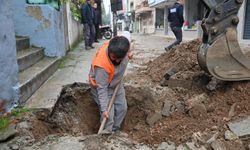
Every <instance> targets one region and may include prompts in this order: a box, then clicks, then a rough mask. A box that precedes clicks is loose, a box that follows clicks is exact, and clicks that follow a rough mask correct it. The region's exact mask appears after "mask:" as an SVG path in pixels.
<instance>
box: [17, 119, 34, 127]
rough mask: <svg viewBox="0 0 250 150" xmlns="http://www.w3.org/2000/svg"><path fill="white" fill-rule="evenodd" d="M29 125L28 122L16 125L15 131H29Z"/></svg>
mask: <svg viewBox="0 0 250 150" xmlns="http://www.w3.org/2000/svg"><path fill="white" fill-rule="evenodd" d="M30 128H31V125H29V124H28V122H26V121H25V122H21V123H18V124H17V129H30Z"/></svg>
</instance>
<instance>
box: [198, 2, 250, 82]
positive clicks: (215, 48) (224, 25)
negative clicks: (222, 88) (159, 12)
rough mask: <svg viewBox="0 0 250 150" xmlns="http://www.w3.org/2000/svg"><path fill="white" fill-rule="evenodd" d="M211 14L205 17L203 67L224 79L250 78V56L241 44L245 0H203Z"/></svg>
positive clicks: (200, 49) (203, 27) (202, 52)
mask: <svg viewBox="0 0 250 150" xmlns="http://www.w3.org/2000/svg"><path fill="white" fill-rule="evenodd" d="M203 2H204V5H205V8H206V10H207V13H206V14H205V18H204V19H203V20H202V25H201V26H202V29H203V39H202V41H203V44H202V45H201V46H200V48H199V52H198V62H199V65H200V66H201V68H202V69H203V70H205V71H207V72H209V73H210V74H211V75H213V76H214V77H216V78H218V79H220V80H224V81H240V80H250V58H248V57H247V56H246V55H244V54H243V52H242V51H241V48H240V46H239V43H238V40H237V38H238V36H237V31H236V30H237V25H238V23H239V18H238V16H237V14H238V11H239V8H240V7H241V5H242V3H243V0H203Z"/></svg>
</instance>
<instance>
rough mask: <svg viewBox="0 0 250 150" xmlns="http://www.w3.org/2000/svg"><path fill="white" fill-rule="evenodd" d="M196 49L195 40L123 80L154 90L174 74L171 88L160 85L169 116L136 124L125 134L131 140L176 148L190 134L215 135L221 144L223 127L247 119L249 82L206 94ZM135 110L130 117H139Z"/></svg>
mask: <svg viewBox="0 0 250 150" xmlns="http://www.w3.org/2000/svg"><path fill="white" fill-rule="evenodd" d="M199 45H200V42H199V41H198V40H193V41H191V42H187V43H183V44H181V45H179V46H177V47H176V48H175V49H174V50H172V51H171V52H169V53H165V54H162V55H161V56H159V57H158V58H156V59H154V60H153V61H150V62H148V63H146V64H145V65H146V66H147V68H146V69H144V68H143V69H140V70H139V71H138V72H135V73H134V74H131V75H128V76H127V80H126V81H127V82H129V83H136V84H137V86H138V85H142V86H144V85H145V84H147V85H148V86H150V87H155V86H159V85H160V84H161V81H162V80H163V78H164V75H165V73H166V72H167V71H169V70H170V71H172V70H174V71H173V72H174V73H173V74H172V75H171V76H169V80H168V82H169V81H171V82H170V83H171V84H163V85H165V86H167V88H169V90H168V91H167V95H168V97H167V98H166V101H167V102H168V103H170V106H169V108H170V110H169V111H171V115H170V116H169V117H163V118H162V119H160V121H158V122H157V123H156V124H155V125H154V126H151V127H150V126H149V125H147V124H146V125H145V124H140V125H138V127H136V129H133V130H128V131H127V132H129V133H130V136H131V137H132V138H133V139H135V140H138V141H139V142H144V143H149V144H156V143H161V142H163V141H172V142H175V143H178V144H180V143H185V142H187V141H190V140H192V139H193V134H194V133H197V132H201V133H204V134H208V135H209V136H210V138H211V137H212V135H215V134H217V133H218V139H221V140H223V141H224V133H225V131H226V130H228V128H227V123H228V122H230V121H232V120H236V119H238V118H242V117H245V116H249V115H250V110H249V105H250V101H249V99H250V92H249V89H250V82H247V81H246V82H222V83H221V84H220V87H219V88H217V89H216V90H215V91H209V90H207V88H206V86H207V84H208V83H209V81H211V77H210V76H208V75H207V74H206V73H205V72H204V71H202V70H201V69H200V67H199V65H198V62H197V58H196V57H197V51H198V47H199ZM131 80H134V81H133V82H132V81H131ZM157 103H158V104H157ZM176 103H179V104H181V105H183V107H184V111H182V112H180V111H178V110H177V106H176ZM160 104H161V105H162V107H163V103H162V101H158V102H156V103H155V104H154V105H160ZM152 107H153V106H152ZM139 110H144V109H143V108H141V109H139V108H138V109H137V110H136V111H134V112H130V114H131V116H133V115H134V116H135V114H140V113H141V111H139ZM137 111H139V112H137ZM144 112H145V110H144ZM147 115H148V114H146V116H147ZM138 117H140V116H138ZM145 118H146V117H145V116H144V119H145ZM137 128H138V129H137ZM224 142H225V141H224ZM232 143H234V142H231V143H230V142H229V143H227V142H225V144H226V146H227V147H228V149H232V148H233V149H235V147H231V148H230V145H231V144H232ZM235 145H237V144H235ZM238 148H239V147H238ZM236 149H237V148H236Z"/></svg>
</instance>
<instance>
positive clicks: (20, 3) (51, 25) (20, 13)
mask: <svg viewBox="0 0 250 150" xmlns="http://www.w3.org/2000/svg"><path fill="white" fill-rule="evenodd" d="M9 2H10V4H11V6H12V10H13V13H14V25H15V32H16V34H17V35H21V36H29V37H30V40H31V41H30V42H31V44H33V45H35V46H39V47H45V55H47V56H51V57H55V56H57V57H61V56H64V55H65V51H66V48H65V37H64V18H63V11H62V10H63V9H62V8H61V10H60V11H58V10H56V9H55V8H53V7H51V6H50V5H44V4H41V5H30V4H26V0H9Z"/></svg>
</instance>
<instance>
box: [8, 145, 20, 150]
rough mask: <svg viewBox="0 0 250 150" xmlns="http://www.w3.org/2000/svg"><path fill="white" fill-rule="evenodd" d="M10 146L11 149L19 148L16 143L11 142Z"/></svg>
mask: <svg viewBox="0 0 250 150" xmlns="http://www.w3.org/2000/svg"><path fill="white" fill-rule="evenodd" d="M10 148H11V149H12V150H18V149H19V146H18V145H16V144H13V145H11V147H10Z"/></svg>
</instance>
